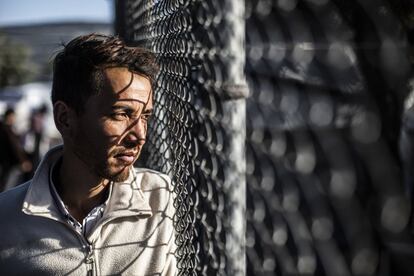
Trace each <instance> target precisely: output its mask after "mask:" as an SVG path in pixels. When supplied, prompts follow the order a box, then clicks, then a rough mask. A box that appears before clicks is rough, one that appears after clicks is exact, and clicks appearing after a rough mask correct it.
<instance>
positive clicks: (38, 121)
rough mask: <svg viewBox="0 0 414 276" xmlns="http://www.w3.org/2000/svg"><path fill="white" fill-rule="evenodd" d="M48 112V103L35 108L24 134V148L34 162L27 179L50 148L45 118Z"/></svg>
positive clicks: (26, 178) (27, 178)
mask: <svg viewBox="0 0 414 276" xmlns="http://www.w3.org/2000/svg"><path fill="white" fill-rule="evenodd" d="M47 113H48V110H47V106H46V105H42V106H41V107H39V108H37V109H35V110H33V112H32V114H31V117H30V126H29V129H28V131H27V132H26V134H25V135H24V142H23V144H24V149H25V151H26V152H27V154H28V155H29V158H30V160H31V162H32V164H33V170H32V171H30V172H29V173H27V174H26V175H25V180H29V179H30V178H32V177H33V174H34V170H35V169H36V168H37V166H38V165H39V163H40V160H41V159H42V157H43V156H44V154H45V153H46V152H47V150H48V149H49V144H50V141H49V137H48V135H46V133H45V118H46V115H47Z"/></svg>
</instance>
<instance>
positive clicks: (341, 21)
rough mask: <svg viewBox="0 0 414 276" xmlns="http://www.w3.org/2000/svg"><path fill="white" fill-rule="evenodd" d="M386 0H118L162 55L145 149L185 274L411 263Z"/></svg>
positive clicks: (121, 19)
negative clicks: (167, 202) (166, 202)
mask: <svg viewBox="0 0 414 276" xmlns="http://www.w3.org/2000/svg"><path fill="white" fill-rule="evenodd" d="M396 2H398V3H402V2H404V1H396ZM396 2H391V1H385V0H380V1H377V0H376V1H374V0H273V1H272V0H246V1H237V0H204V1H203V0H157V1H156V0H153V1H150V0H125V1H117V2H116V6H117V18H116V27H117V32H118V33H119V34H120V36H122V37H123V38H124V39H125V40H126V41H127V42H128V43H129V44H131V45H139V46H144V47H147V48H149V49H151V50H152V51H153V52H154V53H155V54H156V55H157V58H158V62H159V64H160V73H159V75H158V79H157V83H156V87H155V91H154V95H155V98H154V100H155V112H154V116H153V119H152V121H151V123H150V127H149V134H148V140H147V144H146V148H145V149H146V150H145V152H144V153H143V156H142V159H141V162H142V164H143V165H144V166H147V167H151V168H154V169H157V170H160V171H163V172H165V173H168V174H169V175H171V176H172V178H173V180H174V191H175V194H176V200H175V207H176V216H175V228H176V232H177V236H176V244H177V247H178V248H177V252H176V256H177V259H178V268H179V271H180V275H332V276H336V275H410V274H411V273H414V269H413V268H412V267H411V265H410V260H411V259H412V258H413V256H414V249H413V247H412V237H411V233H410V231H409V225H410V224H409V220H410V213H411V206H410V185H409V184H410V182H409V181H406V184H408V186H407V187H405V186H404V185H403V183H404V181H403V171H402V167H403V166H402V163H401V161H400V155H399V144H398V143H399V140H398V139H399V134H400V128H401V121H402V119H401V118H402V114H403V110H404V101H406V102H405V105H406V106H405V107H406V108H410V107H411V106H410V101H409V98H408V100H406V95H407V94H408V92H409V91H408V86H407V84H408V80H409V77H410V74H411V70H412V69H411V67H412V65H411V63H410V59H409V44H408V43H407V37H406V34H407V30H406V29H405V28H404V27H403V25H402V24H401V22H402V21H401V20H400V18H398V17H397V16H396V13H395V7H396V6H398V5H396ZM405 14H407V12H405ZM413 14H414V13H413ZM245 79H246V81H245ZM245 82H246V83H247V85H245ZM247 87H248V89H247ZM412 102H414V101H412ZM407 137H408V138H407V139H408V140H407V141H410V140H409V137H410V135H409V134H407ZM407 150H408V147H403V148H402V151H403V153H404V154H403V155H406V156H410V155H411V153H410V152H407ZM407 273H408V274H407Z"/></svg>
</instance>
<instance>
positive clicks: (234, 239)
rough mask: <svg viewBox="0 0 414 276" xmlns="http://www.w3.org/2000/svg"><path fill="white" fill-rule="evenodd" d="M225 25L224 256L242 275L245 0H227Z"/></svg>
mask: <svg viewBox="0 0 414 276" xmlns="http://www.w3.org/2000/svg"><path fill="white" fill-rule="evenodd" d="M224 7H225V18H226V19H225V25H226V31H227V32H228V33H227V34H228V36H227V40H225V41H223V42H222V43H224V45H223V46H224V47H223V51H227V53H228V56H226V58H227V62H226V63H225V65H224V68H223V75H224V76H225V78H224V80H225V81H224V83H223V84H224V85H223V90H222V91H221V92H222V93H223V94H222V99H223V101H222V108H223V114H224V118H223V125H224V126H225V129H224V133H225V147H224V149H225V151H226V152H225V154H226V156H227V157H228V159H227V164H224V166H225V167H224V179H225V182H224V191H225V193H226V198H227V200H228V202H226V204H225V208H226V212H225V213H226V216H227V218H226V220H225V221H226V222H227V227H225V229H226V235H225V236H226V246H225V250H226V254H225V255H226V257H227V267H226V269H225V270H226V272H227V275H236V276H237V275H245V274H246V268H245V265H246V261H245V259H246V257H245V233H246V216H245V212H246V173H245V171H246V158H245V138H246V100H245V99H246V97H247V94H248V92H247V86H246V81H245V75H244V64H245V45H244V44H245V19H244V9H245V5H244V1H239V0H226V3H225V5H224Z"/></svg>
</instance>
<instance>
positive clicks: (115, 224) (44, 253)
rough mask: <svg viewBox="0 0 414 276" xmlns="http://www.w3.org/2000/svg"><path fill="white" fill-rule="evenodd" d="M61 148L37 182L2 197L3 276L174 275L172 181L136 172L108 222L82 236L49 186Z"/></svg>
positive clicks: (120, 187) (117, 190) (115, 193)
mask: <svg viewBox="0 0 414 276" xmlns="http://www.w3.org/2000/svg"><path fill="white" fill-rule="evenodd" d="M61 152H62V148H61V147H57V148H54V149H52V150H50V151H49V152H48V154H47V155H46V156H45V158H44V160H43V161H42V163H41V164H40V166H39V168H38V170H37V171H36V173H35V176H34V177H33V179H32V180H31V181H29V182H28V183H26V184H23V185H21V186H18V187H17V188H15V189H12V190H10V191H7V192H5V193H2V194H0V229H1V230H0V275H168V276H169V275H175V273H176V260H175V257H174V253H173V251H174V228H173V214H174V209H173V197H172V191H171V185H170V179H169V178H168V177H167V176H166V175H164V174H161V173H159V172H156V171H152V170H148V169H137V170H136V171H135V170H131V173H130V176H129V179H128V180H127V181H126V182H123V183H114V186H113V190H112V195H111V198H110V199H109V202H108V205H107V207H106V209H105V212H104V215H103V217H102V219H101V220H100V221H99V222H98V224H97V225H96V226H95V228H94V229H93V230H92V231H91V232H90V234H89V236H88V237H87V238H84V237H83V236H82V235H80V234H79V233H77V232H76V231H75V230H74V229H73V228H71V227H70V226H69V225H68V224H67V223H66V222H65V220H64V219H62V217H61V214H60V213H59V210H58V209H57V207H56V206H55V204H54V202H53V198H52V196H51V193H50V190H49V182H48V181H49V170H50V167H51V165H52V164H53V163H54V162H56V160H57V159H58V158H59V157H60V156H61ZM74 173H76V172H74Z"/></svg>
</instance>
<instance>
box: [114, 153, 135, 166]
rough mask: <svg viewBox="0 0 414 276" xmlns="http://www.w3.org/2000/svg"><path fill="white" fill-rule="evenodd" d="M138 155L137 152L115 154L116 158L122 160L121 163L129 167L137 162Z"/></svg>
mask: <svg viewBox="0 0 414 276" xmlns="http://www.w3.org/2000/svg"><path fill="white" fill-rule="evenodd" d="M136 155H137V154H136V153H135V152H131V151H125V152H121V153H118V154H115V155H114V157H115V158H116V159H117V160H120V161H121V162H123V163H125V164H128V165H129V164H132V163H133V162H134V161H135V157H136Z"/></svg>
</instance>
